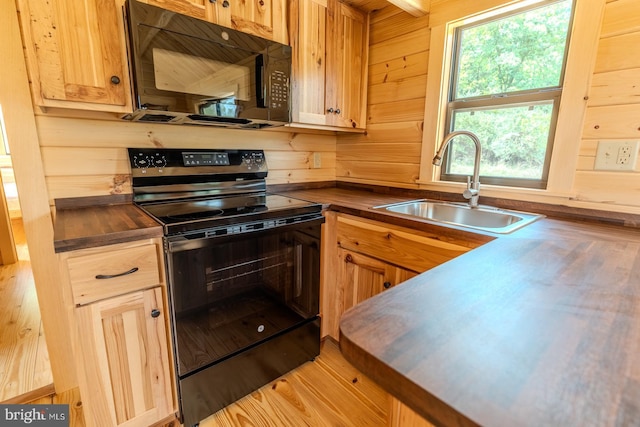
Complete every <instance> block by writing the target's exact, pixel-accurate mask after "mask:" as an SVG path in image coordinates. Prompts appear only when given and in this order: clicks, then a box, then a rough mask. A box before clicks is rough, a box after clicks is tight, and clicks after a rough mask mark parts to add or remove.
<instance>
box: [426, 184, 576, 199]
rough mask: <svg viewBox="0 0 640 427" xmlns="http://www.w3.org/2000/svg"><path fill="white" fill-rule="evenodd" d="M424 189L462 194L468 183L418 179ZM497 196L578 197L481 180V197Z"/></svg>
mask: <svg viewBox="0 0 640 427" xmlns="http://www.w3.org/2000/svg"><path fill="white" fill-rule="evenodd" d="M416 183H417V184H418V185H419V186H420V189H423V190H433V191H442V192H446V193H457V194H462V192H463V191H464V189H465V188H466V184H464V183H461V182H448V181H416ZM482 196H486V197H495V198H501V199H512V200H522V201H527V202H543V203H553V204H558V203H560V202H561V201H570V200H574V199H575V198H576V196H577V195H576V193H573V192H555V191H550V190H540V189H535V188H522V187H517V188H516V187H502V186H498V185H483V184H482V181H481V182H480V197H482Z"/></svg>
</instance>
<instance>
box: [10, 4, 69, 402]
mask: <svg viewBox="0 0 640 427" xmlns="http://www.w3.org/2000/svg"><path fill="white" fill-rule="evenodd" d="M0 4H1V7H0V39H1V40H3V43H0V57H1V58H2V61H3V62H2V67H3V68H2V70H3V73H2V78H1V79H0V104H1V105H2V110H3V114H4V124H5V130H6V136H7V139H8V142H9V146H10V148H11V155H12V159H13V170H14V172H15V177H16V184H17V185H18V189H19V191H20V194H22V195H24V196H26V197H22V198H21V200H20V205H21V210H22V219H23V223H24V229H25V234H26V237H27V244H28V246H29V252H30V255H31V268H32V271H33V276H34V281H35V285H36V290H37V293H38V300H39V301H41V302H42V301H46V302H47V304H41V306H40V314H41V315H42V321H43V324H44V325H46V328H47V334H46V340H47V348H48V350H49V356H50V358H51V369H52V372H53V378H54V381H55V385H56V390H57V391H66V390H68V389H70V388H73V387H75V386H77V380H76V375H75V365H74V363H73V361H72V360H71V358H70V357H69V349H70V348H71V341H70V338H69V336H68V331H69V319H68V317H67V314H66V312H64V311H63V310H61V309H60V307H64V300H63V299H62V296H61V295H60V293H59V291H58V287H59V286H58V285H59V283H60V278H59V273H58V269H57V266H56V257H55V252H54V248H53V226H52V219H51V209H50V206H49V204H48V203H47V187H46V182H45V178H44V170H43V166H42V159H41V155H40V147H39V145H38V141H39V140H38V134H37V127H36V123H35V120H34V117H33V105H32V103H31V94H30V91H29V80H28V78H27V70H26V66H25V60H24V51H23V47H22V44H21V42H20V28H19V26H18V18H17V11H16V8H15V2H14V1H11V0H2V1H1V2H0Z"/></svg>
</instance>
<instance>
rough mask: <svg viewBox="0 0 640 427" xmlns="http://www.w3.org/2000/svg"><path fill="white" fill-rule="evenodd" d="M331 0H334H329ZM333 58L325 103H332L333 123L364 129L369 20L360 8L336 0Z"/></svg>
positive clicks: (331, 50) (331, 49)
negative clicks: (329, 88) (332, 86)
mask: <svg viewBox="0 0 640 427" xmlns="http://www.w3.org/2000/svg"><path fill="white" fill-rule="evenodd" d="M333 1H335V0H333ZM333 20H334V29H335V30H334V37H333V40H334V41H335V43H336V44H335V45H334V46H331V47H330V52H333V56H334V61H333V66H332V71H333V76H332V78H331V80H330V81H331V82H332V83H333V85H334V86H335V88H333V90H331V91H328V93H327V97H328V100H327V103H328V104H329V105H333V109H334V114H333V120H332V121H333V125H334V126H339V127H346V128H362V129H364V127H365V123H366V119H367V116H366V115H367V104H366V96H367V75H368V73H367V65H368V52H369V43H368V40H369V37H368V34H369V32H368V29H369V25H368V24H369V21H368V16H367V14H365V13H364V12H361V11H359V10H357V9H354V8H352V7H349V6H347V5H346V4H344V3H339V2H336V13H335V14H334V16H333Z"/></svg>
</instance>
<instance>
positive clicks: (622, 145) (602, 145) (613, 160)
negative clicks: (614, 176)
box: [594, 141, 640, 171]
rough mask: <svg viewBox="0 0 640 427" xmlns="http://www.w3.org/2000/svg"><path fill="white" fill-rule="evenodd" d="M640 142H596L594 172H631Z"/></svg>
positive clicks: (636, 158)
mask: <svg viewBox="0 0 640 427" xmlns="http://www.w3.org/2000/svg"><path fill="white" fill-rule="evenodd" d="M638 150H640V141H598V149H597V152H596V163H595V167H594V169H595V170H609V171H633V170H635V168H636V163H637V160H638Z"/></svg>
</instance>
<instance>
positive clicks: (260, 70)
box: [256, 54, 266, 108]
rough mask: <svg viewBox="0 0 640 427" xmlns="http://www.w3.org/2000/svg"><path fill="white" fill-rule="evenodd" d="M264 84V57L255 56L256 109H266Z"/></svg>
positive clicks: (261, 55) (260, 55)
mask: <svg viewBox="0 0 640 427" xmlns="http://www.w3.org/2000/svg"><path fill="white" fill-rule="evenodd" d="M265 89H266V84H265V81H264V55H263V54H259V55H257V56H256V105H257V106H258V108H266V105H265V103H264V100H265Z"/></svg>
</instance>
